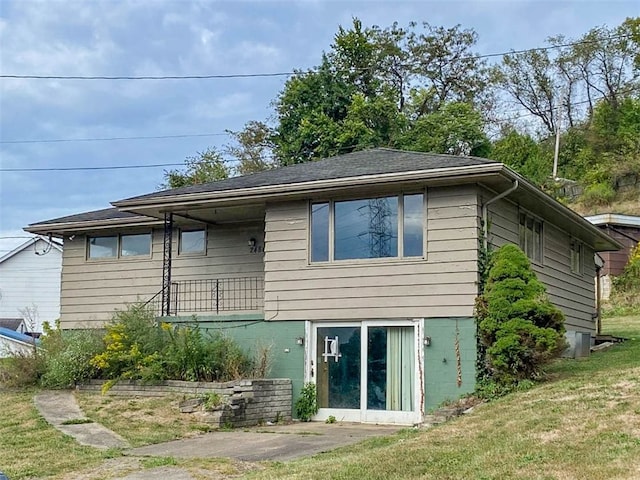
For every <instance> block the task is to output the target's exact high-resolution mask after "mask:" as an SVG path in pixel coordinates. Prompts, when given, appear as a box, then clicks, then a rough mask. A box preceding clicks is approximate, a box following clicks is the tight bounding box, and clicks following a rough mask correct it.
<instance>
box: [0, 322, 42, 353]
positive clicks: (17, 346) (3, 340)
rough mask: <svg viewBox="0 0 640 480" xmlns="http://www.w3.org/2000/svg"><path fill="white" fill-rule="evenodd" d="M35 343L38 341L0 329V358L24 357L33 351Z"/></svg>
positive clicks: (7, 329)
mask: <svg viewBox="0 0 640 480" xmlns="http://www.w3.org/2000/svg"><path fill="white" fill-rule="evenodd" d="M37 342H38V340H36V339H35V338H33V337H30V336H29V335H25V334H24V333H20V332H16V331H14V330H11V329H9V328H4V327H0V358H6V357H11V356H14V355H26V354H28V353H29V352H32V351H33V348H34V345H35V344H36V343H37Z"/></svg>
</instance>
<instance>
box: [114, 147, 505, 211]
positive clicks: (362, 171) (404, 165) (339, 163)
mask: <svg viewBox="0 0 640 480" xmlns="http://www.w3.org/2000/svg"><path fill="white" fill-rule="evenodd" d="M495 163H497V162H495V161H493V160H487V159H486V158H477V157H457V156H453V155H438V154H433V153H420V152H408V151H403V150H393V149H390V148H376V149H372V150H362V151H359V152H353V153H348V154H345V155H339V156H336V157H331V158H325V159H323V160H318V161H315V162H307V163H300V164H297V165H291V166H288V167H281V168H275V169H273V170H267V171H265V172H259V173H254V174H251V175H244V176H241V177H233V178H228V179H226V180H219V181H216V182H210V183H203V184H200V185H191V186H187V187H181V188H174V189H171V190H162V191H160V192H154V193H149V194H146V195H140V196H137V197H131V198H127V199H124V200H120V201H118V202H114V205H117V204H119V203H125V202H126V203H128V202H135V201H138V200H149V199H155V198H158V199H159V198H163V197H166V196H176V195H187V194H194V193H196V194H197V193H208V192H222V191H228V190H237V189H244V188H253V187H265V186H272V185H286V184H294V183H305V182H314V181H319V180H332V179H338V178H351V177H360V176H366V175H381V174H385V173H398V172H410V171H423V170H433V169H440V168H455V167H470V166H476V165H486V164H495Z"/></svg>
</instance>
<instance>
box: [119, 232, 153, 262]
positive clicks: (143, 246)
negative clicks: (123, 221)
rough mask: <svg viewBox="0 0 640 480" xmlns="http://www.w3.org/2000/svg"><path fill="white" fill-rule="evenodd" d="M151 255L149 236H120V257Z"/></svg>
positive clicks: (145, 234)
mask: <svg viewBox="0 0 640 480" xmlns="http://www.w3.org/2000/svg"><path fill="white" fill-rule="evenodd" d="M150 253H151V234H149V233H141V234H138V235H122V237H121V238H120V255H122V256H123V257H133V256H136V255H147V256H148V255H149V254H150Z"/></svg>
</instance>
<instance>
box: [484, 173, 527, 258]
mask: <svg viewBox="0 0 640 480" xmlns="http://www.w3.org/2000/svg"><path fill="white" fill-rule="evenodd" d="M519 185H520V184H519V182H518V179H517V178H516V179H515V180H514V181H513V185H512V186H511V188H510V189H508V190H505V191H504V192H502V193H501V194H499V195H496V196H495V197H493V198H491V199H489V200H487V201H486V202H484V205H482V233H483V238H482V246H483V248H484V249H485V250H486V249H487V247H488V239H489V205H491V204H492V203H494V202H497V201H498V200H500V199H501V198H504V197H506V196H507V195H509V194H510V193H512V192H515V191H516V190H517V189H518V186H519Z"/></svg>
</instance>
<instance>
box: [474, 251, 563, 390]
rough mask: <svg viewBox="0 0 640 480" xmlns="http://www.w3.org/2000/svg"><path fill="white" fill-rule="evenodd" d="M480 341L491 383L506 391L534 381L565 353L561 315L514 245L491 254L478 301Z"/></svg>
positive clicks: (527, 262)
mask: <svg viewBox="0 0 640 480" xmlns="http://www.w3.org/2000/svg"><path fill="white" fill-rule="evenodd" d="M476 315H477V317H478V322H479V335H480V341H481V343H482V345H483V346H484V347H485V348H486V352H485V353H486V358H485V359H484V362H485V365H484V366H485V367H486V372H487V373H488V376H489V377H490V380H493V381H496V382H498V383H502V384H505V385H508V384H514V383H518V382H520V381H522V380H527V379H534V378H536V376H538V374H539V373H540V369H541V367H542V366H543V365H544V364H546V363H548V362H549V361H550V360H551V359H552V358H554V357H556V356H558V355H559V354H560V353H561V352H562V350H563V349H564V348H565V346H566V345H565V341H564V331H565V330H564V315H563V314H562V312H561V311H560V310H559V309H558V308H557V307H555V306H554V305H552V304H551V303H550V302H549V300H548V299H547V297H546V294H545V287H544V285H543V284H542V283H541V282H540V281H539V280H538V279H537V278H536V275H535V273H534V272H533V270H532V269H531V265H530V263H529V260H528V259H527V257H526V255H525V254H524V253H523V252H522V250H520V248H518V247H516V246H515V245H504V246H503V247H501V248H499V249H498V250H496V251H495V253H493V254H492V256H491V260H490V262H489V272H488V276H487V281H486V285H485V288H484V292H483V294H482V295H481V296H480V297H479V298H478V299H477V301H476Z"/></svg>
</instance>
